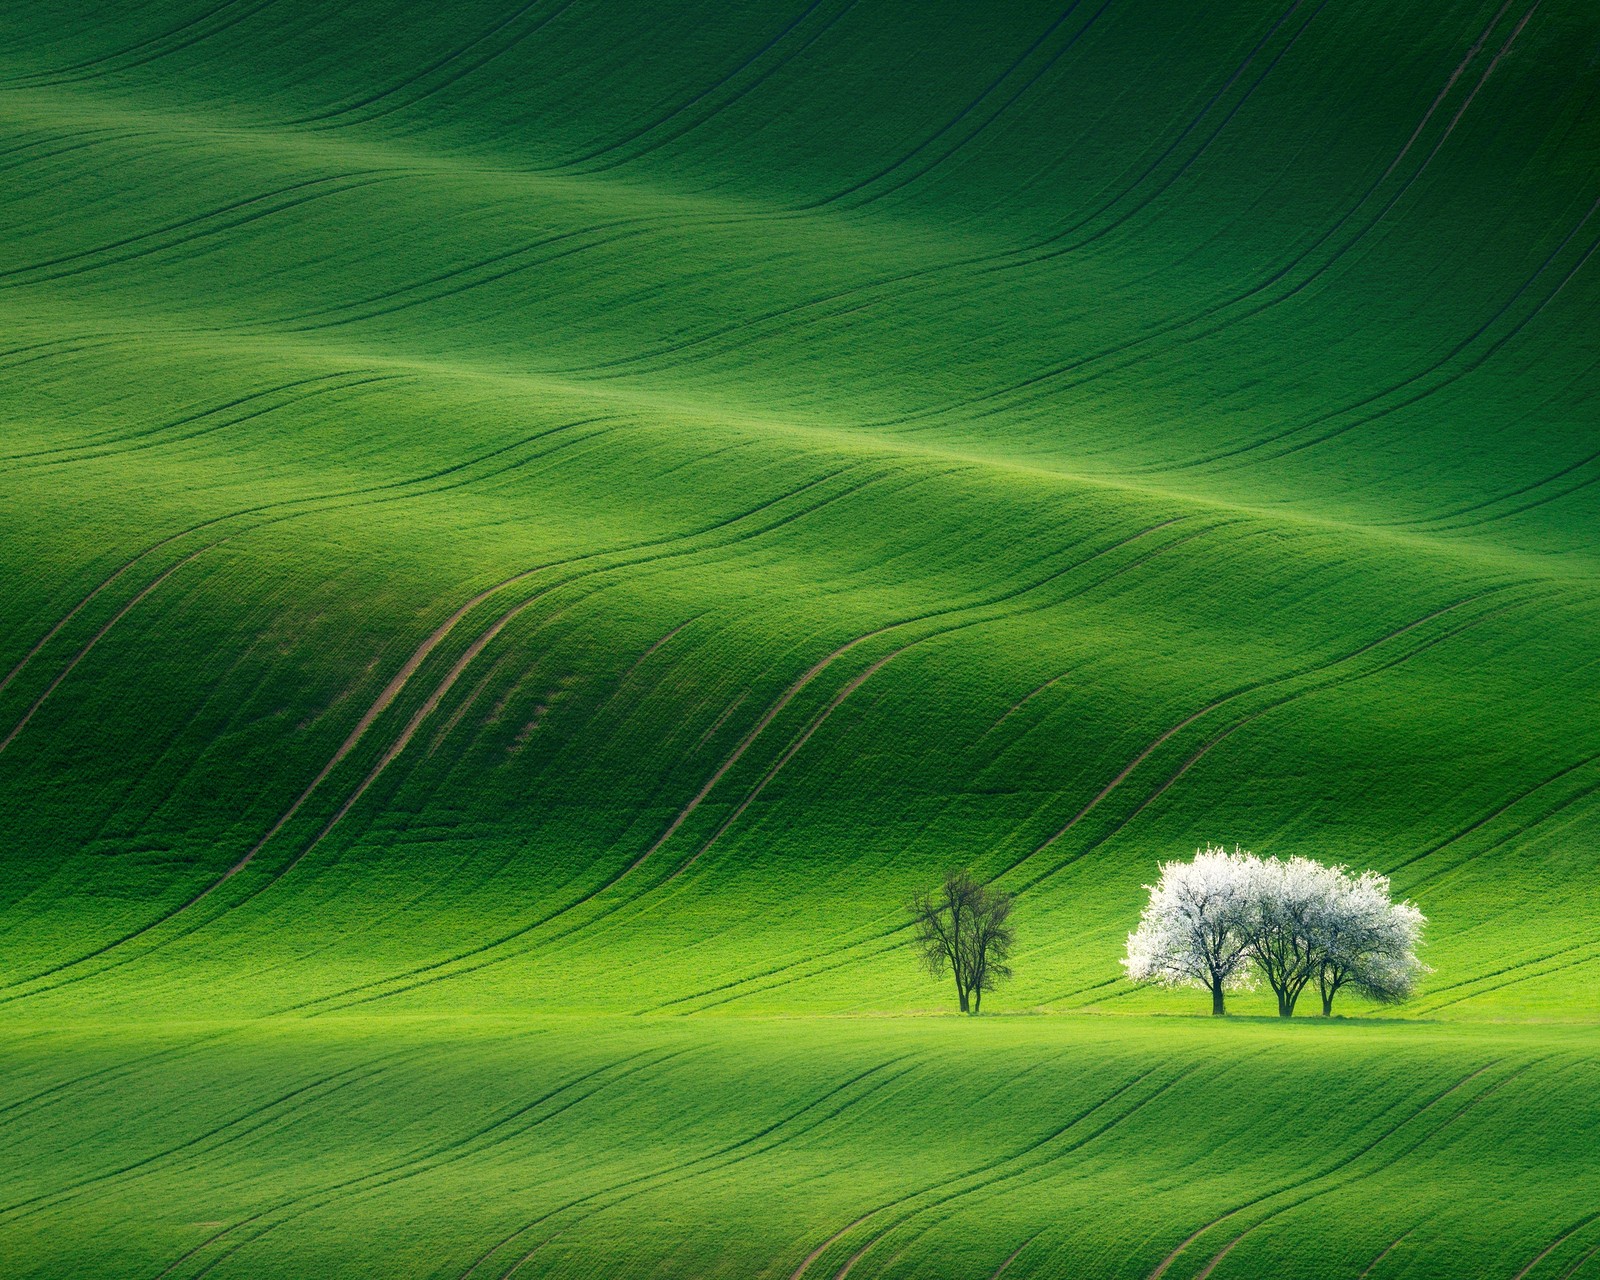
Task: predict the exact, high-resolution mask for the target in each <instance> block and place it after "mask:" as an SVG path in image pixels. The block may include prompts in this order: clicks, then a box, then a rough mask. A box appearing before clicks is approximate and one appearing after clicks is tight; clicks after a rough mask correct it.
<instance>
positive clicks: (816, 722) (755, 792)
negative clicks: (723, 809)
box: [662, 640, 922, 887]
mask: <svg viewBox="0 0 1600 1280" xmlns="http://www.w3.org/2000/svg"><path fill="white" fill-rule="evenodd" d="M921 643H922V641H921V640H913V641H912V642H911V643H910V644H907V645H901V646H900V648H898V649H895V650H893V651H892V652H890V653H887V654H885V655H884V656H883V657H881V658H879V659H878V660H877V661H876V662H874V663H873V664H872V665H871V666H869V667H867V668H866V669H865V670H864V671H862V672H861V674H860V675H857V676H855V677H853V678H851V679H850V680H848V681H847V682H846V683H845V685H844V687H843V688H841V689H840V690H839V692H838V693H836V694H834V695H833V697H832V698H831V699H830V700H829V702H828V704H827V705H826V706H825V707H823V709H822V710H821V711H819V712H818V713H817V715H816V716H815V717H814V718H813V719H812V721H811V723H810V724H809V725H807V726H806V728H805V730H804V731H803V732H802V733H801V734H800V736H799V737H798V738H796V739H795V740H794V741H793V742H792V743H791V744H790V745H789V746H788V748H787V749H786V750H785V751H784V752H783V754H782V755H780V756H779V757H778V758H777V760H776V761H774V762H773V764H772V767H771V768H770V769H768V770H767V771H766V773H764V774H762V776H761V781H760V782H758V783H756V785H755V786H754V787H753V788H752V789H751V791H750V793H749V794H748V795H747V796H745V798H744V799H743V800H741V801H740V802H739V803H738V805H737V806H735V808H734V810H733V812H732V813H730V814H729V815H728V816H727V818H725V819H724V820H723V822H722V824H721V825H720V826H719V827H718V828H717V829H716V830H715V831H713V832H712V833H711V835H710V836H709V837H708V838H707V839H706V842H705V843H704V844H703V845H701V846H700V847H699V848H698V849H696V850H695V851H694V853H692V854H691V855H690V856H689V857H688V858H687V859H686V860H685V861H684V862H681V863H679V864H678V866H677V867H676V868H675V869H674V870H673V872H672V874H671V875H669V876H668V877H667V878H666V879H665V880H663V881H662V886H663V887H665V886H666V885H669V884H671V883H672V882H673V881H674V880H676V879H677V878H678V877H679V876H681V875H682V874H683V873H684V872H685V871H687V870H688V869H689V868H690V867H692V866H694V864H695V863H697V862H699V861H700V859H701V858H702V857H703V856H704V855H705V853H706V852H707V851H708V850H709V849H710V848H711V846H712V845H714V844H716V842H717V841H718V840H720V839H721V838H722V836H723V835H724V834H725V833H726V832H727V830H728V828H729V827H731V826H733V824H734V823H736V822H737V821H738V820H739V819H740V818H742V817H743V816H744V813H745V810H746V809H748V808H749V807H750V806H751V805H752V804H754V803H755V802H756V800H757V798H758V797H759V796H760V795H761V793H762V792H763V791H765V790H766V789H767V784H768V783H769V782H771V781H772V780H773V778H775V777H777V776H778V774H779V773H780V772H781V771H782V770H783V767H784V765H786V764H788V763H789V761H791V760H793V759H794V757H795V756H796V755H797V754H798V753H799V751H800V748H802V747H803V746H805V745H806V743H808V742H809V741H811V736H812V735H813V734H814V733H816V731H817V730H818V729H820V728H822V726H823V725H824V724H825V723H826V722H827V720H828V717H829V716H831V715H832V714H833V713H834V712H835V711H837V710H838V709H839V704H840V703H841V702H843V701H844V700H845V699H846V698H848V697H849V696H850V695H851V694H852V693H854V692H855V691H856V690H857V689H859V688H860V687H861V686H862V685H864V684H866V682H867V681H868V680H870V679H872V677H873V676H875V675H877V673H878V672H879V671H881V670H883V668H884V667H886V666H888V665H889V663H891V662H893V661H894V660H895V659H896V658H898V657H899V656H900V655H901V654H902V653H904V652H905V651H906V650H907V649H911V648H914V647H915V646H916V645H919V644H921Z"/></svg>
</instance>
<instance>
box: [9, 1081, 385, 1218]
mask: <svg viewBox="0 0 1600 1280" xmlns="http://www.w3.org/2000/svg"><path fill="white" fill-rule="evenodd" d="M388 1056H389V1057H391V1058H393V1057H397V1056H399V1055H398V1054H390V1055H388ZM386 1070H388V1068H386V1067H374V1068H372V1069H371V1070H367V1071H365V1072H364V1073H361V1074H358V1072H360V1068H356V1067H349V1068H346V1069H345V1070H344V1071H336V1072H334V1073H332V1074H331V1075H327V1076H323V1077H322V1078H321V1079H318V1080H313V1081H311V1082H310V1083H309V1084H304V1085H301V1086H299V1087H298V1088H295V1089H291V1090H290V1091H289V1092H287V1093H284V1094H280V1095H279V1096H278V1097H275V1098H273V1099H271V1100H270V1101H268V1102H264V1103H261V1104H260V1105H258V1106H254V1107H251V1108H249V1109H248V1110H247V1111H245V1112H243V1113H241V1114H240V1115H237V1116H234V1117H233V1118H232V1119H231V1120H227V1121H224V1122H223V1123H222V1124H219V1125H215V1126H213V1127H212V1128H210V1129H207V1130H206V1131H205V1132H203V1133H200V1134H197V1135H196V1136H195V1137H193V1138H189V1139H187V1140H186V1141H184V1142H180V1143H178V1144H176V1145H175V1146H171V1147H167V1148H164V1149H163V1150H161V1151H157V1152H155V1153H153V1154H151V1155H148V1156H145V1157H144V1158H142V1159H139V1160H134V1161H130V1162H129V1163H127V1164H125V1165H121V1166H119V1167H118V1168H116V1169H111V1170H108V1171H106V1172H105V1173H99V1174H94V1175H91V1176H89V1177H85V1178H82V1179H80V1180H78V1181H77V1182H73V1183H69V1184H68V1185H67V1186H64V1187H57V1188H54V1189H53V1190H50V1191H45V1192H41V1193H39V1194H38V1195H34V1196H29V1197H28V1198H26V1199H24V1200H18V1201H14V1202H13V1203H11V1204H8V1205H5V1206H3V1207H0V1218H10V1219H11V1220H13V1221H20V1220H22V1219H24V1218H27V1217H31V1216H33V1215H34V1214H37V1213H44V1212H47V1211H48V1210H50V1209H54V1208H58V1207H59V1206H61V1205H63V1204H66V1203H68V1202H70V1201H71V1200H73V1199H75V1198H77V1197H78V1196H80V1195H82V1194H84V1193H86V1192H88V1191H90V1190H91V1189H94V1188H99V1187H103V1186H104V1185H105V1184H106V1183H112V1182H117V1181H119V1180H121V1179H123V1178H126V1177H128V1176H129V1175H130V1174H131V1175H134V1176H135V1177H138V1176H146V1175H148V1174H150V1173H153V1172H157V1171H159V1170H162V1169H163V1168H164V1167H165V1166H167V1165H168V1163H169V1162H171V1161H174V1160H175V1159H176V1160H179V1161H180V1163H181V1161H182V1160H183V1159H196V1158H199V1157H201V1156H205V1155H210V1154H213V1153H215V1152H216V1151H218V1150H220V1149H221V1148H222V1147H224V1146H226V1145H228V1144H229V1143H230V1142H234V1141H237V1140H238V1139H240V1138H244V1137H247V1136H249V1135H250V1134H252V1133H255V1132H256V1131H257V1130H259V1129H263V1128H265V1127H266V1126H267V1125H269V1124H274V1123H277V1122H279V1121H281V1120H284V1119H285V1118H287V1117H289V1116H292V1115H293V1113H294V1112H295V1111H297V1110H299V1109H300V1108H302V1107H305V1106H307V1105H310V1104H313V1103H316V1102H320V1101H323V1100H324V1099H326V1098H329V1097H331V1096H333V1095H334V1094H336V1093H338V1092H339V1091H340V1090H342V1089H344V1088H346V1087H348V1086H350V1085H353V1084H360V1083H363V1082H365V1081H368V1080H372V1079H376V1078H377V1077H378V1076H381V1075H382V1074H383V1073H384V1072H385V1071H386ZM346 1077H348V1078H346ZM324 1086H328V1087H327V1088H324ZM279 1108H282V1111H281V1113H278V1109H279ZM269 1113H277V1114H269ZM252 1121H254V1122H255V1123H253V1124H252V1123H251V1122H252ZM240 1126H244V1127H242V1128H241V1127H240ZM229 1130H237V1132H233V1133H230V1132H229ZM219 1137H220V1138H221V1139H222V1141H221V1142H218V1143H215V1144H214V1145H212V1146H209V1147H207V1146H203V1145H202V1144H204V1143H206V1142H208V1141H209V1140H210V1139H212V1138H219Z"/></svg>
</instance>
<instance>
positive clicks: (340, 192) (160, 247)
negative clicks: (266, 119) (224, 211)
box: [0, 170, 406, 289]
mask: <svg viewBox="0 0 1600 1280" xmlns="http://www.w3.org/2000/svg"><path fill="white" fill-rule="evenodd" d="M405 176H406V174H404V173H403V172H388V173H385V172H381V171H373V170H368V171H367V172H365V173H347V174H338V175H335V176H333V177H329V178H317V179H313V180H311V181H309V182H303V183H297V184H295V185H296V187H311V186H319V185H321V184H323V183H328V182H341V183H343V185H342V186H337V187H334V188H332V189H331V190H318V191H311V192H309V193H308V194H305V195H298V196H295V197H293V198H292V199H288V200H280V201H279V202H278V203H277V204H272V205H268V206H267V207H265V208H252V209H251V210H250V211H249V212H247V213H240V214H238V216H236V217H234V218H233V219H232V220H231V221H228V222H222V223H216V224H211V225H207V226H205V227H203V228H201V229H200V230H198V231H190V232H189V233H188V234H185V235H180V236H178V237H177V238H175V239H173V240H169V241H167V242H165V243H162V244H154V245H145V246H144V247H143V248H140V249H136V250H134V251H132V252H129V253H124V254H122V255H121V256H120V257H114V258H108V259H105V260H101V261H95V262H80V263H79V264H78V265H77V266H73V267H65V268H63V269H61V270H59V271H55V272H53V273H52V274H50V275H35V276H32V277H30V278H29V279H27V280H16V279H11V280H0V288H5V289H15V288H23V287H29V288H31V287H33V286H36V285H41V284H53V283H55V282H56V281H59V280H65V279H68V278H70V277H72V276H81V275H86V274H88V273H89V272H92V271H103V270H105V269H106V268H107V267H119V266H125V265H126V264H127V263H130V262H136V261H138V260H140V259H142V258H148V257H150V256H151V255H153V254H157V253H164V252H166V251H168V250H170V249H179V248H183V247H185V246H188V245H192V244H194V243H195V242H196V241H198V240H207V239H210V238H212V237H214V236H218V235H222V234H224V233H227V232H232V231H237V230H238V229H239V228H240V227H245V226H249V225H250V224H251V223H252V222H259V221H261V219H263V218H270V217H273V216H275V215H277V214H280V213H285V212H287V211H288V210H290V209H297V208H299V207H301V206H302V205H308V204H313V203H315V202H316V201H318V200H327V199H330V198H332V197H334V196H344V195H349V194H350V193H351V192H353V191H360V190H363V189H364V188H367V187H375V186H380V185H382V184H383V183H386V182H397V181H399V180H400V179H401V178H403V177H405ZM264 198H266V197H256V199H255V200H251V201H245V202H243V203H244V204H249V205H254V204H256V203H257V201H259V200H261V199H264ZM205 216H207V217H212V216H215V215H205ZM189 221H191V222H193V221H198V219H190V220H189ZM150 234H155V233H150ZM138 238H139V239H144V238H145V237H143V236H141V237H138ZM100 252H104V250H98V249H97V250H86V251H85V253H84V254H76V255H73V256H74V257H85V256H88V255H89V254H92V253H100ZM32 270H35V268H18V270H17V272H11V273H0V275H5V274H11V275H15V274H18V273H20V272H22V271H32Z"/></svg>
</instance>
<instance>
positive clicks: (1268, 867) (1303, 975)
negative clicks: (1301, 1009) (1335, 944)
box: [1243, 858, 1337, 1018]
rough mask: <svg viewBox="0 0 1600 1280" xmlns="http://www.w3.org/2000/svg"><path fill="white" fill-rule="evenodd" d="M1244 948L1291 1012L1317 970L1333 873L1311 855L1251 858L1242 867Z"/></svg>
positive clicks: (1285, 1014) (1283, 1014)
mask: <svg viewBox="0 0 1600 1280" xmlns="http://www.w3.org/2000/svg"><path fill="white" fill-rule="evenodd" d="M1243 874H1244V875H1245V877H1246V878H1247V880H1248V882H1249V883H1248V886H1247V888H1246V890H1245V897H1246V899H1247V900H1248V906H1247V907H1246V909H1245V923H1244V934H1245V938H1246V943H1245V954H1246V955H1247V956H1248V957H1249V959H1250V963H1251V965H1252V967H1253V968H1254V969H1255V970H1256V972H1257V973H1259V974H1260V975H1261V977H1262V979H1264V980H1265V982H1266V984H1267V985H1268V986H1269V987H1271V988H1272V993H1273V995H1275V996H1277V997H1278V1016H1279V1017H1280V1018H1292V1017H1293V1016H1294V1006H1295V1002H1296V1001H1298V1000H1299V999H1300V993H1301V992H1302V991H1304V990H1305V989H1306V987H1307V986H1308V985H1309V984H1310V983H1311V981H1312V980H1313V979H1314V978H1316V977H1317V975H1318V974H1319V973H1320V972H1321V966H1322V956H1323V951H1322V934H1323V929H1322V926H1323V923H1324V921H1325V920H1327V919H1328V918H1329V915H1330V912H1329V908H1328V903H1329V902H1330V901H1331V900H1332V899H1333V897H1334V895H1335V894H1336V892H1337V891H1336V889H1335V886H1334V883H1333V881H1334V879H1335V878H1336V876H1335V873H1333V872H1330V870H1329V869H1328V868H1327V867H1325V866H1323V865H1322V864H1321V863H1320V862H1314V861H1312V859H1310V858H1290V859H1288V860H1287V861H1282V860H1280V859H1278V858H1251V859H1250V860H1249V862H1248V863H1247V864H1246V865H1245V866H1244V868H1243Z"/></svg>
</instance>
